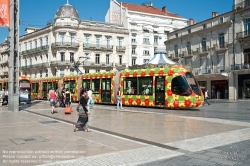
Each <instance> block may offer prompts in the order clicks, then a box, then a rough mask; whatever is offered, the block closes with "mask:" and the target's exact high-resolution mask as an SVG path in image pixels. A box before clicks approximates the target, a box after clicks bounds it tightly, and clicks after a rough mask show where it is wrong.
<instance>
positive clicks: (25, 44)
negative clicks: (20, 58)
mask: <svg viewBox="0 0 250 166" xmlns="http://www.w3.org/2000/svg"><path fill="white" fill-rule="evenodd" d="M24 45H25V51H27V43H25V44H24Z"/></svg>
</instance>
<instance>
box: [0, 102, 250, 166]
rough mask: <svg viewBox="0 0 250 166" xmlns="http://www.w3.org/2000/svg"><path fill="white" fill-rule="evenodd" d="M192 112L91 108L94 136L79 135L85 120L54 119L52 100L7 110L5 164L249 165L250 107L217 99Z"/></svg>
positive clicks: (1, 119) (0, 124) (2, 128)
mask: <svg viewBox="0 0 250 166" xmlns="http://www.w3.org/2000/svg"><path fill="white" fill-rule="evenodd" d="M211 103H212V105H211V106H207V105H204V106H203V107H201V108H198V109H191V110H166V109H157V108H145V107H144V108H143V107H124V109H123V110H116V109H115V106H113V105H95V106H94V107H90V112H91V115H90V120H89V125H90V128H91V132H84V131H83V130H78V131H77V132H73V125H72V124H73V123H75V122H76V121H77V118H78V115H77V111H76V104H73V112H72V114H67V115H65V114H64V113H63V108H56V111H57V113H55V114H51V113H50V111H51V108H50V106H49V103H48V102H47V101H34V102H33V103H32V105H29V106H26V105H23V106H21V107H20V111H19V112H10V111H8V108H7V107H0V115H1V116H0V132H1V137H0V151H1V152H2V155H1V164H0V165H3V166H9V165H23V166H31V165H43V166H71V165H72V166H76V165H107V166H108V165H141V166H143V165H176V166H179V165H180V166H182V165H184V166H186V165H204V166H207V165H214V166H215V165H223V166H224V165H249V163H250V116H249V114H250V102H249V101H237V102H229V101H228V100H213V101H211Z"/></svg>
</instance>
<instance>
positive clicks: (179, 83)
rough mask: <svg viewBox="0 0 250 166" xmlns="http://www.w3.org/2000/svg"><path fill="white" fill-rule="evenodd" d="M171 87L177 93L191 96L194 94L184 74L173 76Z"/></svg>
mask: <svg viewBox="0 0 250 166" xmlns="http://www.w3.org/2000/svg"><path fill="white" fill-rule="evenodd" d="M171 89H172V92H173V93H174V94H177V95H182V96H189V95H191V94H192V91H191V89H190V87H189V85H188V82H187V80H186V79H185V78H184V77H183V76H177V77H175V78H173V80H172V86H171Z"/></svg>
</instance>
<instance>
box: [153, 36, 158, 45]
mask: <svg viewBox="0 0 250 166" xmlns="http://www.w3.org/2000/svg"><path fill="white" fill-rule="evenodd" d="M154 45H158V37H157V38H154Z"/></svg>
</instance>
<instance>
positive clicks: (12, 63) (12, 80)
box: [8, 0, 19, 111]
mask: <svg viewBox="0 0 250 166" xmlns="http://www.w3.org/2000/svg"><path fill="white" fill-rule="evenodd" d="M9 44H10V50H9V66H8V67H9V72H8V78H9V80H8V92H9V97H8V100H9V102H8V105H9V106H8V110H9V111H19V80H18V79H19V53H18V47H19V0H10V29H9Z"/></svg>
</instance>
